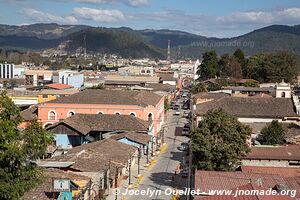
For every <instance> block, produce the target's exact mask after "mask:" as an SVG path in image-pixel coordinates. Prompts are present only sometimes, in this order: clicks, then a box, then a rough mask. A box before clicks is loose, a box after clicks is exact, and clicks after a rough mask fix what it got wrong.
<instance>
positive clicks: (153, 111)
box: [38, 89, 164, 137]
mask: <svg viewBox="0 0 300 200" xmlns="http://www.w3.org/2000/svg"><path fill="white" fill-rule="evenodd" d="M79 113H82V114H116V115H131V116H133V117H138V118H140V119H142V120H145V121H148V122H150V124H151V126H153V133H152V136H153V137H157V133H158V132H159V131H160V130H161V127H162V124H163V122H164V97H163V96H160V95H158V94H155V93H153V92H149V91H128V90H100V89H88V90H84V91H82V92H78V93H76V94H73V95H70V96H65V97H61V98H58V99H56V100H53V101H49V102H45V103H42V104H40V105H39V107H38V117H39V119H40V121H41V122H42V124H43V126H44V127H46V126H49V125H52V124H54V123H56V122H58V121H59V120H61V119H65V118H67V117H69V116H72V115H74V114H79ZM150 129H151V127H150Z"/></svg>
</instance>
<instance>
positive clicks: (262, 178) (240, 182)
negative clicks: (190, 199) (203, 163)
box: [195, 170, 300, 199]
mask: <svg viewBox="0 0 300 200" xmlns="http://www.w3.org/2000/svg"><path fill="white" fill-rule="evenodd" d="M299 181H300V177H288V178H287V177H282V176H279V175H276V174H262V173H244V172H217V171H201V170H199V171H196V172H195V190H198V189H199V192H201V193H207V194H208V193H209V191H211V190H231V189H234V188H240V187H242V186H244V185H247V184H250V183H251V184H252V185H256V186H257V185H260V184H261V186H262V187H263V188H274V186H275V185H278V184H282V185H285V186H287V187H288V189H289V190H296V191H297V194H296V197H299V196H300V193H299V192H298V191H300V184H299ZM256 186H254V187H256ZM216 199H217V198H216Z"/></svg>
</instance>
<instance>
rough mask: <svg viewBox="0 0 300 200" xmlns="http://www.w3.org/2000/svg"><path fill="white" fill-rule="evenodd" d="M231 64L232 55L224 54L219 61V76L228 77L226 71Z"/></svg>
mask: <svg viewBox="0 0 300 200" xmlns="http://www.w3.org/2000/svg"><path fill="white" fill-rule="evenodd" d="M229 63H230V55H229V54H227V53H226V54H223V55H222V56H221V58H220V60H219V76H227V74H226V71H225V69H226V68H227V67H228V65H229Z"/></svg>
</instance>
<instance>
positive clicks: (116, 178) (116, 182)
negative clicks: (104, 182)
mask: <svg viewBox="0 0 300 200" xmlns="http://www.w3.org/2000/svg"><path fill="white" fill-rule="evenodd" d="M118 170H119V168H118V166H117V165H116V174H115V189H117V187H118V174H119V172H118ZM115 194H116V197H115V200H118V193H117V192H115Z"/></svg>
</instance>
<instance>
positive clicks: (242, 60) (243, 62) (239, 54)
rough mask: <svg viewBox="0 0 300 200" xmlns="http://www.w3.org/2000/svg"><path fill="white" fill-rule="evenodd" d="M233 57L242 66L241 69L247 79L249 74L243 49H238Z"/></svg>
mask: <svg viewBox="0 0 300 200" xmlns="http://www.w3.org/2000/svg"><path fill="white" fill-rule="evenodd" d="M233 56H234V57H235V58H236V59H237V60H238V62H239V63H240V65H241V69H242V72H243V76H245V77H247V75H248V72H247V60H246V58H245V54H244V52H243V51H242V50H241V49H237V50H236V51H235V52H234V53H233Z"/></svg>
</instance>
